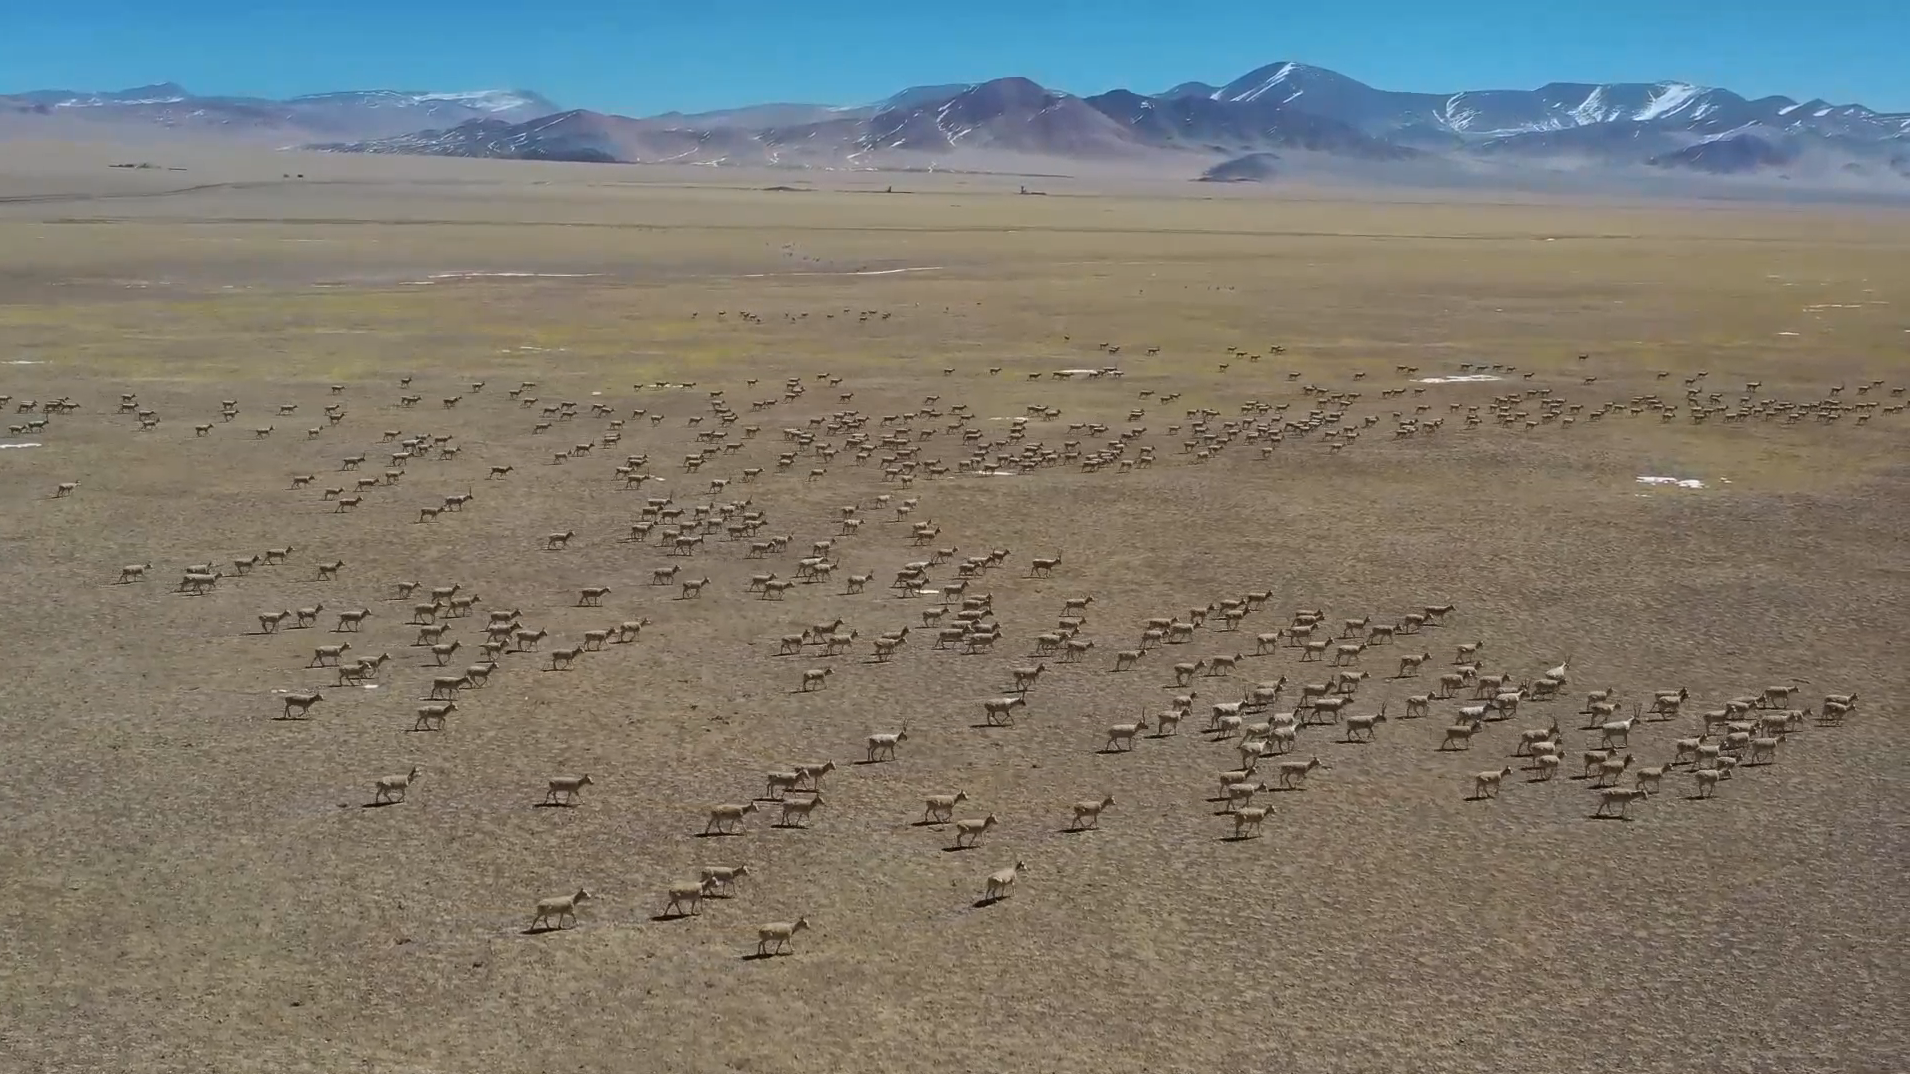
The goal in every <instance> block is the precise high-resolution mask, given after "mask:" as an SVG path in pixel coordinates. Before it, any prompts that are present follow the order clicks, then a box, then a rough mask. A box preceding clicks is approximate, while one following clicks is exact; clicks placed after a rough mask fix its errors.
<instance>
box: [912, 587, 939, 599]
mask: <svg viewBox="0 0 1910 1074" xmlns="http://www.w3.org/2000/svg"><path fill="white" fill-rule="evenodd" d="M916 592H917V593H920V594H922V595H923V596H925V597H939V596H941V595H942V591H941V590H939V589H918V590H916Z"/></svg>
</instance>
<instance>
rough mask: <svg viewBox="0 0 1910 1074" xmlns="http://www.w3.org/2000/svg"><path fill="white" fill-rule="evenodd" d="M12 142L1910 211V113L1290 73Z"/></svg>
mask: <svg viewBox="0 0 1910 1074" xmlns="http://www.w3.org/2000/svg"><path fill="white" fill-rule="evenodd" d="M5 119H11V120H12V122H10V123H9V122H4V121H0V135H4V134H7V133H14V134H18V133H19V132H20V131H22V130H26V131H33V130H35V129H36V128H37V129H38V130H39V132H40V133H41V134H43V135H44V134H48V133H52V132H72V131H78V130H88V129H91V130H94V131H121V132H123V131H128V130H134V129H145V130H147V131H151V130H153V129H155V128H157V129H159V130H162V131H166V132H191V133H199V134H212V135H219V136H224V137H235V138H243V139H249V140H254V141H267V142H270V143H272V144H275V145H284V146H298V147H304V148H310V149H320V150H325V151H330V152H341V153H399V154H420V155H432V156H451V157H482V158H494V159H521V160H566V161H589V162H603V163H633V164H637V163H693V164H705V165H759V166H760V165H767V166H780V167H791V168H818V169H824V168H826V169H844V168H855V169H887V168H921V167H936V168H945V169H951V170H959V169H964V168H969V169H974V170H994V169H996V168H999V167H1000V165H1001V162H1002V161H1005V160H1009V161H1016V162H1019V164H1020V165H1023V166H1025V165H1026V164H1028V163H1029V162H1046V165H1045V166H1046V167H1047V168H1048V169H1049V170H1066V171H1068V172H1070V173H1081V172H1087V171H1092V170H1095V169H1117V168H1118V169H1145V170H1148V171H1152V172H1155V173H1157V174H1158V173H1163V171H1165V173H1167V174H1182V175H1184V176H1185V177H1186V178H1190V179H1191V178H1196V177H1204V178H1207V179H1209V180H1216V179H1226V180H1229V181H1275V182H1277V181H1280V180H1281V179H1282V178H1283V177H1287V176H1293V175H1308V174H1320V175H1336V176H1349V177H1360V176H1364V177H1369V178H1378V179H1381V180H1383V181H1384V180H1387V179H1389V178H1390V179H1392V180H1396V181H1400V182H1407V183H1411V182H1442V181H1446V182H1450V181H1458V182H1469V183H1474V184H1490V183H1492V182H1494V181H1495V180H1506V179H1511V178H1516V177H1517V176H1519V175H1521V174H1527V175H1529V174H1554V175H1557V174H1577V175H1591V176H1597V175H1612V176H1617V175H1623V174H1629V175H1632V176H1641V175H1652V174H1677V175H1681V176H1689V177H1694V178H1703V179H1707V180H1715V179H1716V178H1717V177H1720V176H1738V177H1743V176H1749V177H1758V178H1768V179H1781V180H1788V181H1790V182H1791V183H1793V184H1801V185H1804V186H1815V187H1843V188H1853V189H1866V190H1884V191H1888V192H1892V193H1896V192H1901V193H1905V194H1910V113H1888V112H1880V111H1877V110H1874V109H1871V108H1867V107H1865V106H1863V105H1859V104H1842V105H1839V104H1832V103H1830V102H1828V101H1823V100H1805V101H1799V100H1794V99H1792V98H1789V97H1777V96H1771V97H1760V98H1755V99H1752V98H1747V97H1744V96H1742V95H1739V94H1737V93H1733V92H1731V91H1730V90H1726V89H1718V88H1706V87H1701V86H1694V85H1691V84H1688V83H1684V82H1653V83H1599V84H1594V83H1573V82H1554V83H1549V84H1547V85H1544V86H1540V87H1538V88H1537V89H1514V90H1502V89H1501V90H1494V89H1487V90H1466V91H1462V92H1457V93H1418V92H1397V91H1390V90H1382V89H1377V88H1374V87H1372V86H1369V85H1367V84H1365V83H1363V82H1360V81H1358V80H1356V79H1353V78H1349V77H1347V76H1345V75H1342V74H1339V73H1336V72H1333V71H1329V70H1326V69H1324V68H1320V67H1313V66H1309V65H1306V64H1302V63H1291V62H1280V63H1273V64H1268V65H1266V66H1264V67H1261V68H1258V69H1256V70H1253V71H1249V72H1247V73H1246V74H1244V75H1242V76H1240V77H1239V78H1236V79H1234V80H1233V81H1231V82H1228V83H1225V84H1224V85H1213V84H1209V83H1204V82H1186V83H1182V84H1181V85H1178V86H1175V87H1173V88H1172V89H1169V90H1166V91H1164V92H1158V93H1140V92H1135V91H1130V90H1125V89H1117V90H1111V91H1109V92H1106V93H1101V94H1097V95H1094V96H1088V97H1082V96H1076V95H1074V94H1070V93H1063V92H1060V91H1057V90H1053V89H1050V88H1047V87H1043V86H1041V85H1038V84H1036V83H1034V82H1032V81H1030V80H1028V79H1025V78H1000V79H994V80H992V81H988V82H981V83H975V84H957V85H934V86H918V87H914V88H910V89H906V90H903V91H902V92H900V93H897V94H895V95H894V96H891V97H889V98H887V99H885V100H883V101H879V102H875V103H872V104H867V105H860V106H850V107H841V106H828V105H818V104H801V103H773V104H762V105H755V106H749V107H743V108H734V109H727V110H724V111H718V112H705V113H697V114H683V113H668V114H664V115H656V116H649V117H645V118H632V117H627V116H618V115H611V114H606V113H602V112H593V111H588V110H581V109H573V110H561V109H559V108H558V107H557V106H556V105H555V104H553V103H552V102H550V101H548V100H546V99H545V98H543V97H541V96H539V95H538V94H536V93H532V92H529V91H482V92H473V93H429V92H401V91H388V90H371V91H355V92H342V93H324V94H314V95H310V96H304V97H296V98H292V99H289V100H283V101H271V100H262V99H257V98H244V97H201V96H196V95H194V94H191V93H188V92H187V91H186V90H184V89H183V88H181V87H179V86H176V85H172V84H162V85H156V86H142V87H139V88H136V89H132V90H124V91H119V92H116V93H79V92H73V91H66V90H35V91H30V92H26V93H18V94H11V95H0V120H5Z"/></svg>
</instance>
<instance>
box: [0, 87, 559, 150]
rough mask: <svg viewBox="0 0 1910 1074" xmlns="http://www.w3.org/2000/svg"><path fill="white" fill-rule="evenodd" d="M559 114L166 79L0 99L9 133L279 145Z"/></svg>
mask: <svg viewBox="0 0 1910 1074" xmlns="http://www.w3.org/2000/svg"><path fill="white" fill-rule="evenodd" d="M556 111H558V107H557V106H556V105H555V104H552V103H551V102H550V101H548V100H545V99H544V98H543V97H541V96H539V95H538V94H535V93H531V92H529V91H527V90H472V91H466V92H450V93H445V92H430V91H423V90H418V91H400V90H348V91H343V92H337V93H314V94H307V95H305V96H301V97H292V98H289V99H286V100H282V101H281V100H268V99H265V98H258V97H219V96H200V95H197V94H194V93H192V92H190V91H188V90H187V89H186V88H185V87H183V86H180V85H177V84H174V83H171V82H166V83H161V84H159V85H155V86H140V87H137V88H135V89H128V90H116V91H107V92H78V91H73V90H29V91H27V92H25V93H17V94H10V95H8V94H0V113H12V114H13V115H15V116H16V117H18V118H19V120H20V121H21V122H18V123H15V124H11V125H10V129H16V130H17V129H25V130H28V131H31V130H33V129H34V126H35V125H34V124H33V123H32V122H31V121H32V120H33V119H35V118H38V119H40V120H43V121H44V124H43V125H44V126H45V127H47V128H50V129H53V130H58V129H61V127H62V125H65V126H67V127H71V126H79V127H80V128H81V129H82V130H87V131H89V132H101V133H117V132H126V131H139V130H142V129H152V128H157V129H159V130H162V131H177V132H181V133H203V134H213V135H220V136H226V137H239V138H258V139H269V140H273V141H278V142H281V143H282V142H284V141H309V140H311V139H313V138H323V137H334V138H336V137H345V138H380V137H387V136H390V135H394V134H401V133H404V132H407V131H415V130H418V129H419V128H421V127H427V126H439V125H452V124H457V123H462V122H464V121H466V120H470V119H484V118H498V119H505V120H510V121H513V122H516V121H522V120H527V119H531V118H534V117H536V116H540V115H548V114H549V113H552V112H556Z"/></svg>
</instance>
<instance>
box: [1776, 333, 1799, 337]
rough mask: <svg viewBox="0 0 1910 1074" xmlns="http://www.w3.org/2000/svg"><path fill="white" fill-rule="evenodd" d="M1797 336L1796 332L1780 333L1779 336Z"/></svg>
mask: <svg viewBox="0 0 1910 1074" xmlns="http://www.w3.org/2000/svg"><path fill="white" fill-rule="evenodd" d="M1796 334H1797V333H1796V332H1779V333H1778V335H1780V336H1794V335H1796Z"/></svg>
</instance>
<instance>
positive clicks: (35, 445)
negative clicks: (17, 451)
mask: <svg viewBox="0 0 1910 1074" xmlns="http://www.w3.org/2000/svg"><path fill="white" fill-rule="evenodd" d="M44 446H45V445H43V444H0V451H4V450H6V449H7V448H16V447H44Z"/></svg>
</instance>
